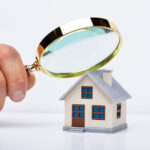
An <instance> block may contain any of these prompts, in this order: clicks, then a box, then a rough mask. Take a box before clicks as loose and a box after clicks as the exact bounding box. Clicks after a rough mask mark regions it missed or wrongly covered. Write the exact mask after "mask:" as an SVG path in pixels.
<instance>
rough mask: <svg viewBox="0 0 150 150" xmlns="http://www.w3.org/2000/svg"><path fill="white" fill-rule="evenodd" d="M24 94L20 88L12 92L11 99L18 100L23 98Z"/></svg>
mask: <svg viewBox="0 0 150 150" xmlns="http://www.w3.org/2000/svg"><path fill="white" fill-rule="evenodd" d="M24 96H25V95H24V93H23V92H22V91H21V90H20V91H16V92H14V93H13V95H12V99H13V100H16V101H19V100H22V99H23V98H24Z"/></svg>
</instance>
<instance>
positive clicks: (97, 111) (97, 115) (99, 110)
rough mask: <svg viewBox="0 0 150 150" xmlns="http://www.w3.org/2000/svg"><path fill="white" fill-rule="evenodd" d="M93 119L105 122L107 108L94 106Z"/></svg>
mask: <svg viewBox="0 0 150 150" xmlns="http://www.w3.org/2000/svg"><path fill="white" fill-rule="evenodd" d="M92 119H93V120H105V106H101V105H94V106H92Z"/></svg>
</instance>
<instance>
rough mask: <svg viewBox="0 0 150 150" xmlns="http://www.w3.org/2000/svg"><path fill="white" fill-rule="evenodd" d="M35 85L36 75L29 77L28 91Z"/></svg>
mask: <svg viewBox="0 0 150 150" xmlns="http://www.w3.org/2000/svg"><path fill="white" fill-rule="evenodd" d="M34 84H35V76H34V75H29V76H28V87H27V89H28V90H29V89H31V88H32V87H33V86H34Z"/></svg>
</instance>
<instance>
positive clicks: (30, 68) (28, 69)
mask: <svg viewBox="0 0 150 150" xmlns="http://www.w3.org/2000/svg"><path fill="white" fill-rule="evenodd" d="M24 67H25V69H26V72H27V75H28V76H30V75H32V74H33V72H34V71H37V70H40V67H39V63H38V60H37V58H36V60H35V62H34V63H33V64H32V65H25V66H24Z"/></svg>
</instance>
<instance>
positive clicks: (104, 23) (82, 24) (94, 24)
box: [27, 18, 122, 78]
mask: <svg viewBox="0 0 150 150" xmlns="http://www.w3.org/2000/svg"><path fill="white" fill-rule="evenodd" d="M86 28H104V29H109V30H111V31H114V32H116V33H117V34H118V36H119V43H118V45H117V47H116V49H115V50H114V51H113V52H112V53H111V54H110V55H109V56H108V57H106V58H105V59H104V60H102V61H101V62H99V63H97V64H95V65H94V66H92V67H91V68H88V69H85V70H83V71H80V72H68V73H55V72H51V71H47V70H46V69H44V68H43V67H42V65H41V59H42V56H43V54H44V52H45V51H46V50H47V48H48V47H49V46H50V45H51V44H52V43H54V42H55V41H56V40H58V39H60V38H62V37H64V36H66V35H68V34H70V33H73V32H75V31H78V30H82V29H86ZM121 46H122V38H121V35H120V33H119V31H118V30H117V28H116V26H115V24H114V23H112V22H111V21H109V20H106V19H103V18H87V19H81V20H77V21H74V22H71V23H68V24H65V25H63V26H60V27H58V28H56V29H55V30H53V31H52V32H50V33H49V34H48V35H47V36H46V37H45V38H44V39H43V40H42V41H41V43H40V44H39V46H38V49H37V57H36V61H35V62H34V64H33V65H30V66H27V68H28V70H29V73H32V72H33V71H35V70H41V71H42V72H43V73H45V74H47V75H49V76H53V77H58V78H67V77H76V76H80V75H83V74H84V73H85V72H86V71H92V70H97V69H99V68H101V67H102V66H104V65H105V64H107V63H108V62H109V61H110V60H112V58H114V56H116V55H117V53H118V52H119V50H120V48H121Z"/></svg>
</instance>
